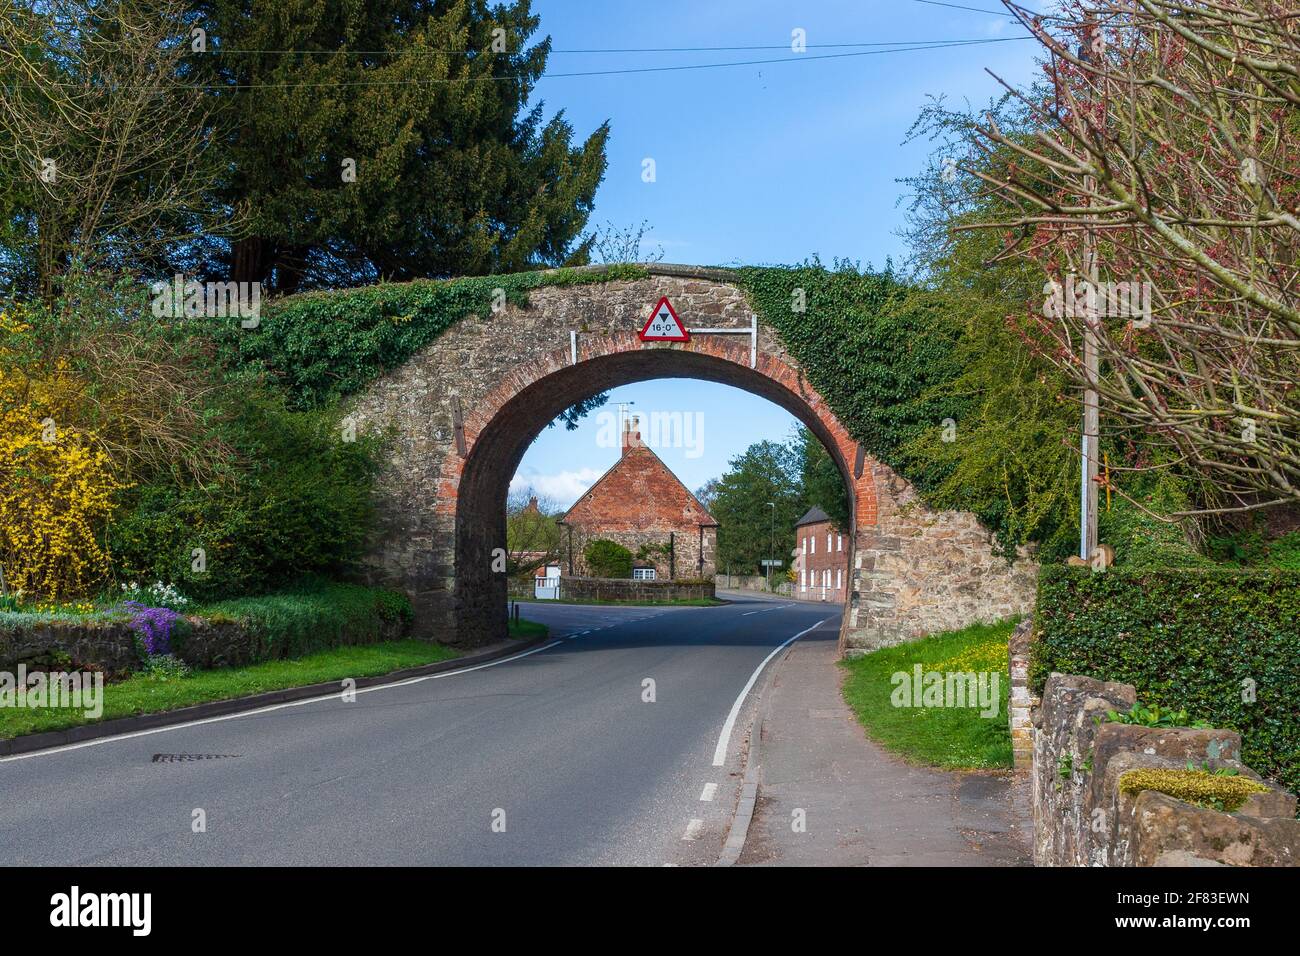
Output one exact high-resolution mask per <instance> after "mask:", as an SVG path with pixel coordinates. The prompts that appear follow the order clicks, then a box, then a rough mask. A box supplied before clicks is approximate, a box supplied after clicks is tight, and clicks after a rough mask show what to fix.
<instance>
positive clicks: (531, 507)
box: [524, 495, 538, 514]
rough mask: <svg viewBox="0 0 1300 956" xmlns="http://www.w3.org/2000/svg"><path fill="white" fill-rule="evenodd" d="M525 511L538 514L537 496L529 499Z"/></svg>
mask: <svg viewBox="0 0 1300 956" xmlns="http://www.w3.org/2000/svg"><path fill="white" fill-rule="evenodd" d="M524 510H525V511H531V512H532V513H533V514H537V511H538V508H537V496H536V495H533V496H532V497H531V498H529V499H528V507H527V508H525V509H524Z"/></svg>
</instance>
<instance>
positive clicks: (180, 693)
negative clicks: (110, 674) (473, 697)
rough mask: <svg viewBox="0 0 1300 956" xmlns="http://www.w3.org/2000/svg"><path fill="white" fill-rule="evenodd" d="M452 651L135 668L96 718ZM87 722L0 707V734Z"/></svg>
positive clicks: (334, 677) (358, 652)
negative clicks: (177, 672) (177, 669)
mask: <svg viewBox="0 0 1300 956" xmlns="http://www.w3.org/2000/svg"><path fill="white" fill-rule="evenodd" d="M456 656H457V652H456V651H454V650H452V649H451V648H449V647H444V646H443V645H441V644H432V643H429V642H427V641H416V640H403V641H385V642H382V643H378V644H364V645H356V646H352V647H336V648H333V649H331V650H327V651H318V652H317V653H314V654H308V655H307V656H305V657H300V658H297V659H296V660H284V661H267V662H265V663H262V664H253V665H251V666H248V667H229V668H225V667H223V668H216V669H213V670H205V671H194V672H192V673H190V674H189V675H187V676H184V677H175V676H171V677H161V676H152V675H149V674H143V673H141V674H136V675H134V676H132V677H129V678H127V679H126V680H124V681H119V682H117V683H112V684H107V685H106V686H105V687H104V713H103V716H102V717H100V718H99V720H112V719H113V718H115V717H129V716H132V715H134V714H152V713H157V712H159V711H165V710H175V709H176V708H178V707H188V706H190V705H191V704H202V703H206V702H207V701H213V700H229V699H230V698H232V697H245V696H247V695H249V694H260V693H263V692H265V691H270V690H282V689H284V688H286V687H299V686H302V685H304V684H318V683H323V682H325V681H338V680H342V679H343V678H345V677H374V676H376V675H379V674H387V673H389V672H391V671H396V670H402V669H403V668H407V667H418V666H419V665H421V664H433V663H436V662H438V661H445V660H449V659H451V658H453V657H456ZM90 723H98V721H96V720H90V719H88V718H87V717H86V716H85V715H84V714H83V713H82V712H81V711H80V710H70V709H58V710H53V709H48V708H47V709H42V710H29V709H26V708H21V709H20V708H17V707H6V708H3V709H0V738H7V737H17V736H20V735H22V734H34V733H40V732H42V731H47V730H66V729H67V728H69V727H76V726H80V725H81V724H90Z"/></svg>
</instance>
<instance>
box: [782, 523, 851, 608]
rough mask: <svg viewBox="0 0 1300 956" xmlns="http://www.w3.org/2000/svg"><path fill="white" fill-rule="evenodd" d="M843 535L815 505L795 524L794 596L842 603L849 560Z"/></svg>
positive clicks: (847, 581)
mask: <svg viewBox="0 0 1300 956" xmlns="http://www.w3.org/2000/svg"><path fill="white" fill-rule="evenodd" d="M844 546H845V541H844V535H843V533H841V532H840V531H838V530H836V528H835V525H834V524H832V523H831V519H830V517H829V516H827V514H826V512H824V511H822V509H821V508H818V507H817V506H816V505H813V507H811V508H809V509H808V511H807V513H805V514H804V516H803V517H802V518H800V519H799V520H798V521H797V522H795V544H794V561H793V563H792V564H791V567H793V568H794V571H795V575H796V578H795V582H794V593H795V595H796V596H798V597H802V598H818V599H820V600H823V601H839V602H842V601H843V600H844V597H845V595H846V594H847V591H848V586H849V556H848V551H846V550H845V547H844Z"/></svg>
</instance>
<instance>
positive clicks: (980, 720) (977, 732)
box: [841, 621, 1015, 769]
mask: <svg viewBox="0 0 1300 956" xmlns="http://www.w3.org/2000/svg"><path fill="white" fill-rule="evenodd" d="M1014 626H1015V623H1014V622H1012V621H1007V622H1003V623H1000V624H976V625H972V626H971V627H967V628H963V629H961V630H959V631H948V632H945V633H942V634H934V635H931V636H930V637H927V638H924V639H922V640H919V641H913V642H910V643H907V644H902V645H899V646H898V647H886V648H882V649H881V650H878V651H873V652H872V653H870V654H864V655H863V656H861V657H858V658H854V659H853V660H849V661H844V662H843V663H842V665H841V666H843V667H844V669H845V670H846V671H847V674H846V677H845V681H844V699H845V701H847V702H848V705H849V706H850V707H851V708H852V709H853V712H854V713H855V714H856V715H857V718H858V720H859V721H860V722H861V724H862V726H863V727H865V728H866V731H867V735H868V736H870V737H871V738H872V739H873V740H875V741H877V742H878V743H880V744H881V745H883V746H884V747H886V748H888V749H889V750H892V751H894V752H895V753H898V754H900V755H902V756H903V757H906V758H907V759H908V760H911V761H914V762H917V763H923V764H929V765H931V766H936V767H947V768H954V769H958V768H960V769H971V768H991V767H993V768H1002V767H1010V766H1011V732H1010V729H1009V727H1008V719H1007V700H1008V695H1009V691H1010V683H1011V682H1010V680H1009V679H1008V674H1007V666H1008V665H1007V640H1008V638H1009V637H1010V636H1011V631H1012V629H1013V628H1014ZM916 664H920V665H922V671H923V672H928V671H945V672H946V671H975V672H980V671H989V672H993V671H997V672H998V673H999V676H998V685H999V686H998V690H999V694H1000V696H1001V701H1000V702H999V705H998V712H997V716H995V717H981V716H980V709H979V708H977V707H895V706H894V705H893V702H892V700H891V697H892V696H893V694H894V690H895V688H896V687H897V686H898V685H897V684H896V683H895V682H894V681H893V679H892V678H893V675H894V674H895V673H896V672H898V671H902V672H904V673H906V674H908V675H909V676H910V675H911V674H912V673H913V668H914V666H915V665H916ZM990 680H991V677H990Z"/></svg>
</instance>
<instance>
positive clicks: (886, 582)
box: [846, 462, 1038, 654]
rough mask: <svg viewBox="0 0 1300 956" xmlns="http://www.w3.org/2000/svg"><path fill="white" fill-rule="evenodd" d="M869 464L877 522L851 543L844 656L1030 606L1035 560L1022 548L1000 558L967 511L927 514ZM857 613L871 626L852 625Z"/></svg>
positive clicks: (909, 490)
mask: <svg viewBox="0 0 1300 956" xmlns="http://www.w3.org/2000/svg"><path fill="white" fill-rule="evenodd" d="M872 467H873V472H874V476H875V482H876V488H877V489H878V499H879V503H878V514H879V523H878V525H877V526H876V527H875V528H867V529H861V530H860V531H859V535H858V540H857V542H856V546H857V547H856V553H855V555H854V558H853V564H852V566H851V567H852V575H853V580H854V591H855V592H856V593H854V594H851V596H850V602H849V611H848V614H849V628H848V634H849V635H850V637H849V640H848V641H847V643H846V648H847V650H848V652H849V654H860V653H864V652H866V651H869V650H873V649H875V648H877V647H884V646H888V645H891V644H898V643H901V642H902V641H906V640H912V639H914V638H917V637H923V636H925V635H926V634H931V633H934V632H935V631H943V630H948V629H950V628H954V627H963V626H965V625H966V624H970V623H974V622H977V621H983V622H993V621H998V620H1004V619H1006V618H1009V617H1015V616H1018V615H1022V614H1028V613H1029V612H1030V611H1032V610H1033V607H1034V597H1035V591H1036V586H1037V581H1038V565H1037V564H1036V563H1035V562H1034V561H1033V559H1032V557H1031V555H1030V554H1029V553H1028V552H1027V551H1025V550H1024V549H1022V550H1021V551H1020V552H1019V554H1018V556H1017V558H1016V560H1015V562H1014V563H1008V562H1007V560H1006V559H1005V558H1002V557H999V556H997V555H996V554H994V553H993V544H994V542H993V535H992V533H991V532H989V531H988V530H987V529H985V528H984V526H983V525H981V524H980V523H979V520H978V519H977V518H976V517H975V516H974V515H972V514H968V513H966V512H960V511H943V512H935V511H932V510H931V509H929V508H927V507H926V506H925V504H924V503H923V502H922V501H921V499H920V496H919V495H918V494H917V492H916V489H915V488H913V487H912V485H911V484H910V483H909V482H907V481H906V480H904V479H903V478H901V477H899V476H898V475H897V474H896V473H895V472H894V471H893V470H891V469H890V468H888V467H887V466H885V465H883V464H881V463H879V462H874V463H873V465H872ZM864 615H865V616H866V618H867V619H868V620H872V621H874V622H875V626H872V627H868V628H865V629H863V628H859V627H858V621H859V620H860V619H861V618H862V616H864Z"/></svg>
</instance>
